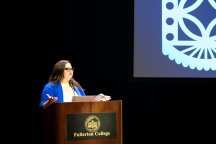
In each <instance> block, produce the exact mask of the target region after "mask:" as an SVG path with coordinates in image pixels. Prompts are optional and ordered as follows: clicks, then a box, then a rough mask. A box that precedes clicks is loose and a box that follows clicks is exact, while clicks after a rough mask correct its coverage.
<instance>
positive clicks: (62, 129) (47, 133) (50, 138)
mask: <svg viewBox="0 0 216 144" xmlns="http://www.w3.org/2000/svg"><path fill="white" fill-rule="evenodd" d="M42 124H43V125H42V127H43V144H122V101H121V100H112V101H99V102H62V103H54V104H52V105H50V106H49V107H47V108H46V109H45V110H43V112H42Z"/></svg>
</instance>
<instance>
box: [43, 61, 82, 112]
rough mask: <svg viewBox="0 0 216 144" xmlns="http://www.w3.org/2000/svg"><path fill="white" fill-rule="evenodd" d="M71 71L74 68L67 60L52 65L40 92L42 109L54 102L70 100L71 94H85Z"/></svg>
mask: <svg viewBox="0 0 216 144" xmlns="http://www.w3.org/2000/svg"><path fill="white" fill-rule="evenodd" d="M73 73H74V68H73V67H72V65H71V63H70V61H68V60H60V61H58V62H57V63H56V64H55V65H54V68H53V71H52V73H51V75H50V76H49V80H48V83H47V84H46V85H45V86H44V88H43V91H42V94H41V101H40V107H41V108H42V109H45V108H46V107H47V106H49V105H51V104H52V103H54V102H71V101H72V98H73V96H85V95H86V94H85V92H84V89H83V88H82V87H81V85H80V84H79V83H78V82H77V81H75V79H74V78H73Z"/></svg>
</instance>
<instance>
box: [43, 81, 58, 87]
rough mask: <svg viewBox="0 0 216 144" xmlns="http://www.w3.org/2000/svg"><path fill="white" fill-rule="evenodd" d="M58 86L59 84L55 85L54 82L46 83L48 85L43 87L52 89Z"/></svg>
mask: <svg viewBox="0 0 216 144" xmlns="http://www.w3.org/2000/svg"><path fill="white" fill-rule="evenodd" d="M59 85H60V83H57V82H55V83H52V82H48V83H46V84H45V86H44V87H47V88H53V87H56V86H59Z"/></svg>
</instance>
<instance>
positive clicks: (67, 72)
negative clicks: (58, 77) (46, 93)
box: [64, 63, 74, 81]
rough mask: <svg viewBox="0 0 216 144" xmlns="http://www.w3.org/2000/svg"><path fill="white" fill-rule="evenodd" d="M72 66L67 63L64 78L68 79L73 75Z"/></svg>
mask: <svg viewBox="0 0 216 144" xmlns="http://www.w3.org/2000/svg"><path fill="white" fill-rule="evenodd" d="M73 72H74V71H73V68H72V66H71V64H70V63H67V64H66V65H65V68H64V80H66V81H69V80H70V79H71V78H72V77H73Z"/></svg>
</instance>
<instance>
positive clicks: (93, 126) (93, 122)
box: [85, 115, 101, 132]
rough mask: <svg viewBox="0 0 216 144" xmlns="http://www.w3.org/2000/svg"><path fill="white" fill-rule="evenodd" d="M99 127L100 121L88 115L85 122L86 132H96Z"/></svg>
mask: <svg viewBox="0 0 216 144" xmlns="http://www.w3.org/2000/svg"><path fill="white" fill-rule="evenodd" d="M100 125H101V122H100V119H99V118H98V117H97V116H95V115H90V116H88V117H87V118H86V120H85V128H86V130H87V131H88V132H96V131H98V130H99V128H100Z"/></svg>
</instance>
